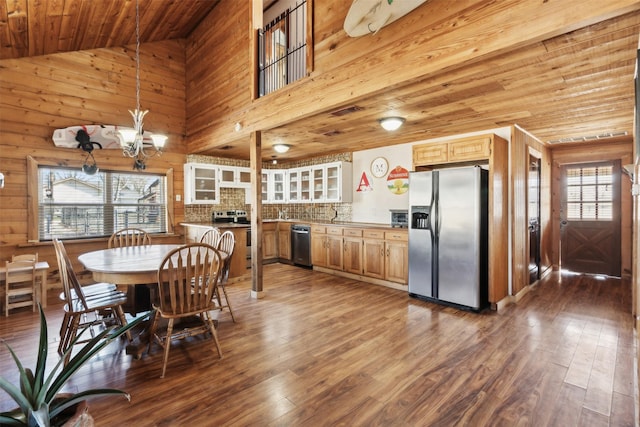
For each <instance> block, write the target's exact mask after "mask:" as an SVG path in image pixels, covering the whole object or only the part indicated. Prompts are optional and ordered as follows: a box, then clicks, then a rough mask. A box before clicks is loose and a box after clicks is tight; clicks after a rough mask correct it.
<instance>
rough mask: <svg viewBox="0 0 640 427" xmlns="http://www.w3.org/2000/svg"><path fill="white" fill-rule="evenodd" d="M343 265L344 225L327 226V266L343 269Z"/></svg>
mask: <svg viewBox="0 0 640 427" xmlns="http://www.w3.org/2000/svg"><path fill="white" fill-rule="evenodd" d="M343 265H344V251H343V249H342V227H327V267H328V268H333V269H334V270H342V268H343Z"/></svg>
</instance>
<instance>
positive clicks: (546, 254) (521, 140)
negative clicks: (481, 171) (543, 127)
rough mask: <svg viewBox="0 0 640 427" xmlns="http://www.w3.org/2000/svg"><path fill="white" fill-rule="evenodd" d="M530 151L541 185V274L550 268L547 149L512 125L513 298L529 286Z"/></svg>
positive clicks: (549, 173) (549, 202)
mask: <svg viewBox="0 0 640 427" xmlns="http://www.w3.org/2000/svg"><path fill="white" fill-rule="evenodd" d="M530 149H533V150H535V152H536V153H539V154H540V155H541V157H540V158H541V164H542V170H541V182H540V186H541V187H540V196H541V200H540V210H541V218H540V232H541V239H540V240H541V245H540V246H541V248H540V250H541V262H540V264H541V265H540V269H541V271H542V272H544V271H545V270H547V269H548V268H550V267H551V261H550V259H551V232H550V209H551V193H550V186H551V156H550V151H549V149H548V148H547V147H546V146H545V145H543V144H542V143H541V142H540V141H539V140H537V139H536V138H535V137H534V136H532V135H530V134H529V133H527V132H526V131H525V130H523V129H521V128H519V127H517V126H514V127H513V130H512V134H511V183H512V196H511V200H512V204H511V208H512V212H511V234H512V241H511V251H512V255H513V256H512V260H511V262H512V271H513V277H512V286H513V288H512V295H517V294H518V292H520V291H522V290H523V289H525V288H526V287H527V286H528V285H529V230H528V226H529V218H528V214H527V205H528V191H527V190H528V169H529V167H528V165H529V152H530Z"/></svg>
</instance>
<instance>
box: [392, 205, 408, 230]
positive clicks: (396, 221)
mask: <svg viewBox="0 0 640 427" xmlns="http://www.w3.org/2000/svg"><path fill="white" fill-rule="evenodd" d="M389 212H391V226H392V227H401V228H406V227H407V226H408V225H409V211H408V210H407V209H389Z"/></svg>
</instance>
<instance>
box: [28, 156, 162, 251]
mask: <svg viewBox="0 0 640 427" xmlns="http://www.w3.org/2000/svg"><path fill="white" fill-rule="evenodd" d="M37 171H38V181H37V182H38V240H51V239H52V238H53V237H59V238H62V239H71V238H89V237H104V236H110V235H111V234H112V233H113V232H114V231H116V230H119V229H121V228H125V227H136V228H142V229H144V230H146V231H147V232H149V233H165V232H167V199H168V197H167V176H166V175H164V174H143V173H140V172H136V173H129V172H118V171H100V172H98V173H96V174H95V175H86V174H84V173H82V172H81V171H80V170H78V168H67V167H64V168H61V167H55V166H43V165H38V168H37ZM34 190H35V189H34ZM169 200H170V199H169Z"/></svg>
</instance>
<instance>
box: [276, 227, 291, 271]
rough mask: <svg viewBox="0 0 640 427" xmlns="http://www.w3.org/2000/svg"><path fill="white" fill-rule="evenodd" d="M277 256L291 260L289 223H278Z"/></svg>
mask: <svg viewBox="0 0 640 427" xmlns="http://www.w3.org/2000/svg"><path fill="white" fill-rule="evenodd" d="M278 258H279V259H282V260H287V261H291V223H290V222H279V223H278Z"/></svg>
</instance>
